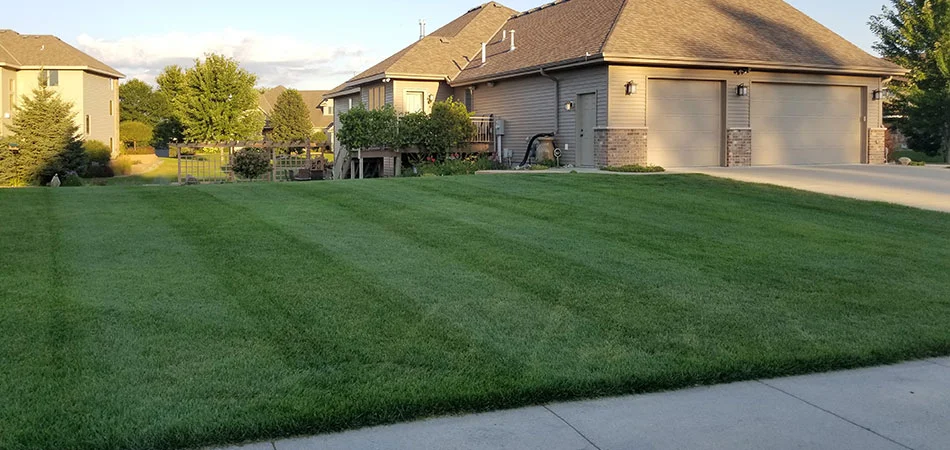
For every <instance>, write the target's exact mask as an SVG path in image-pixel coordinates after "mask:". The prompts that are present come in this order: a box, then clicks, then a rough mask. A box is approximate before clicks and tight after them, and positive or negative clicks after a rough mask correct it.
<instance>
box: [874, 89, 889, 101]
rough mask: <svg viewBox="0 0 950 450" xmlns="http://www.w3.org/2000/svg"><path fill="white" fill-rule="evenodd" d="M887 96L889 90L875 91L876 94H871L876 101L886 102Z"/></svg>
mask: <svg viewBox="0 0 950 450" xmlns="http://www.w3.org/2000/svg"><path fill="white" fill-rule="evenodd" d="M885 96H887V88H883V89H875V90H874V92H872V93H871V99H873V100H874V101H880V100H884V97H885Z"/></svg>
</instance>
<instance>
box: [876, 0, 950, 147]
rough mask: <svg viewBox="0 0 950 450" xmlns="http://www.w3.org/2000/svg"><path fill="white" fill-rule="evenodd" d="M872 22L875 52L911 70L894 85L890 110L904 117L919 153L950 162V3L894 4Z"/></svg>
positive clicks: (911, 0)
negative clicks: (943, 155) (941, 153)
mask: <svg viewBox="0 0 950 450" xmlns="http://www.w3.org/2000/svg"><path fill="white" fill-rule="evenodd" d="M891 1H892V4H893V7H892V8H888V7H886V6H885V7H884V10H883V12H882V13H881V15H878V16H873V17H871V22H870V25H871V30H872V31H873V32H874V34H876V35H877V36H878V38H879V39H880V41H879V42H877V43H876V44H875V45H874V49H875V50H877V51H878V52H880V54H881V55H882V56H884V57H885V58H887V59H889V60H891V61H893V62H895V63H897V64H900V65H901V66H903V67H905V68H907V69H909V70H910V73H909V74H908V76H907V80H906V81H895V82H893V83H892V84H891V91H892V93H893V94H894V96H893V98H892V99H891V100H889V101H888V102H887V103H886V104H885V107H886V108H887V110H888V112H889V113H892V114H895V115H900V116H903V120H902V121H901V122H900V123H899V126H900V128H901V131H902V132H903V133H904V134H905V135H906V136H907V138H908V141H909V144H910V146H911V147H912V148H913V149H914V150H918V151H923V152H926V153H928V154H931V155H936V154H939V153H940V152H944V153H945V154H946V155H947V158H948V161H950V0H891Z"/></svg>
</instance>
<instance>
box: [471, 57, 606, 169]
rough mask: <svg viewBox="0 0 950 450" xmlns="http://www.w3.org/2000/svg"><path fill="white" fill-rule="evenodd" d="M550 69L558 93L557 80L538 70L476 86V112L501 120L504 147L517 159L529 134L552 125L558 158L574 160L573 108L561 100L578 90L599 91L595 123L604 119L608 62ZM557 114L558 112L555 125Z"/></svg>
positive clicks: (571, 97) (574, 95)
mask: <svg viewBox="0 0 950 450" xmlns="http://www.w3.org/2000/svg"><path fill="white" fill-rule="evenodd" d="M551 75H552V76H554V77H556V78H558V79H559V80H560V95H559V96H557V97H556V96H555V92H554V89H555V83H554V82H553V81H551V80H550V79H547V78H544V77H542V76H540V75H532V76H527V77H522V78H515V79H510V80H500V81H498V82H496V84H495V86H493V87H489V86H488V85H487V84H485V83H482V84H479V85H478V86H476V89H475V92H474V96H473V103H474V105H473V106H474V113H475V114H476V115H479V116H487V115H490V114H492V115H494V116H495V117H496V118H500V119H504V120H505V136H504V137H503V138H502V149H509V150H511V152H512V155H513V156H512V160H513V161H515V162H520V161H521V158H523V157H524V152H525V149H526V148H527V145H528V139H530V138H531V136H533V135H535V134H538V133H551V132H554V131H555V129H556V131H557V136H556V145H557V146H558V147H560V148H561V150H562V162H563V163H565V164H576V161H575V158H574V155H575V152H574V151H575V149H576V148H577V146H576V142H575V141H576V136H575V127H574V124H575V122H576V120H575V116H574V114H575V113H574V111H567V110H566V109H565V107H564V106H565V105H566V104H567V102H570V101H576V100H577V96H578V95H579V94H586V93H594V94H596V95H597V125H598V126H603V125H605V124H606V123H607V104H608V103H607V95H608V94H607V67H606V66H601V67H593V68H586V69H577V70H569V71H559V72H553V73H551ZM465 89H466V88H464V87H460V88H457V89H456V90H455V96H456V97H457V98H459V99H464V93H465ZM558 97H559V98H558ZM555 116H558V124H557V126H555V123H554V122H555Z"/></svg>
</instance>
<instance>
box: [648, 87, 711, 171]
mask: <svg viewBox="0 0 950 450" xmlns="http://www.w3.org/2000/svg"><path fill="white" fill-rule="evenodd" d="M648 91H649V93H648V95H647V126H648V127H649V130H650V131H649V137H648V138H647V160H648V161H649V162H650V164H655V165H659V166H663V167H690V166H718V165H721V161H722V128H723V124H722V83H720V82H717V81H686V80H650V81H649V86H648Z"/></svg>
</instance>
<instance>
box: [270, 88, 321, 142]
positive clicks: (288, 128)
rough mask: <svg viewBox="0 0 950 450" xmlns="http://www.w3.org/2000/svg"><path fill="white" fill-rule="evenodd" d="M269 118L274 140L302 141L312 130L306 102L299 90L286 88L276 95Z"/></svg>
mask: <svg viewBox="0 0 950 450" xmlns="http://www.w3.org/2000/svg"><path fill="white" fill-rule="evenodd" d="M270 120H271V125H273V127H274V134H273V135H272V136H273V139H274V140H275V141H302V140H304V139H307V138H308V137H310V135H311V133H312V131H313V123H312V122H310V113H309V112H308V111H307V104H306V103H304V101H303V96H301V95H300V92H297V91H296V90H294V89H287V90H286V91H284V92H281V93H280V95H279V96H277V101H276V102H275V103H274V112H273V113H272V114H271V118H270Z"/></svg>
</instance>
